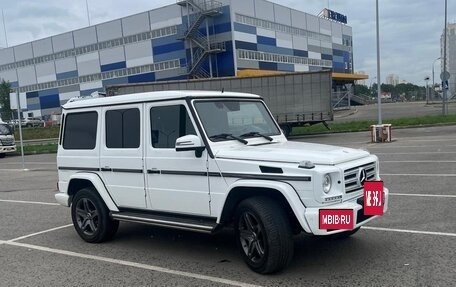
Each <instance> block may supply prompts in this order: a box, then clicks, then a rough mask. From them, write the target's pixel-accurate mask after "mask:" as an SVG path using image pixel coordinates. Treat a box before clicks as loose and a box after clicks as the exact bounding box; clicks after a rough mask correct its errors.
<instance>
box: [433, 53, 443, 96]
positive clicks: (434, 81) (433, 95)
mask: <svg viewBox="0 0 456 287" xmlns="http://www.w3.org/2000/svg"><path fill="white" fill-rule="evenodd" d="M440 59H442V58H441V57H438V58H437V59H435V60H434V62H433V63H432V98H433V97H434V95H435V81H434V66H435V62H437V61H438V60H440Z"/></svg>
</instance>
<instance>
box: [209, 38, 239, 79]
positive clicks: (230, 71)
mask: <svg viewBox="0 0 456 287" xmlns="http://www.w3.org/2000/svg"><path fill="white" fill-rule="evenodd" d="M225 44H226V51H225V52H224V53H220V54H216V57H213V58H212V59H213V61H212V63H213V64H212V67H214V69H217V72H216V73H215V74H216V75H217V76H218V77H231V76H235V74H236V73H235V70H234V57H233V45H231V42H230V41H228V42H226V43H225ZM214 58H215V59H214Z"/></svg>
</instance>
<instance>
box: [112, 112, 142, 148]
mask: <svg viewBox="0 0 456 287" xmlns="http://www.w3.org/2000/svg"><path fill="white" fill-rule="evenodd" d="M139 142H140V119H139V109H137V108H134V109H121V110H110V111H107V112H106V147H107V148H138V147H139Z"/></svg>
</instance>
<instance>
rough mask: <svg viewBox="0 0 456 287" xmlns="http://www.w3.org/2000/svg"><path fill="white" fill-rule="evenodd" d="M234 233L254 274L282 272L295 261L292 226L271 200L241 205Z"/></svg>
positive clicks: (249, 200)
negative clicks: (292, 260) (293, 258)
mask: <svg viewBox="0 0 456 287" xmlns="http://www.w3.org/2000/svg"><path fill="white" fill-rule="evenodd" d="M235 233H236V241H237V245H238V248H239V250H240V252H241V256H242V257H243V259H244V261H245V262H246V263H247V265H248V266H249V267H250V268H251V269H252V270H253V271H255V272H258V273H261V274H267V273H273V272H277V271H280V270H282V269H283V268H284V267H286V266H287V265H288V264H289V263H290V261H291V259H292V257H293V249H294V246H293V238H292V236H293V235H292V232H291V227H290V222H289V220H288V217H287V215H286V214H285V211H284V210H283V208H282V207H281V206H280V205H278V204H277V203H276V202H274V201H273V200H272V199H270V198H267V197H253V198H249V199H246V200H244V201H242V202H241V203H240V204H239V207H238V209H237V211H236V214H235Z"/></svg>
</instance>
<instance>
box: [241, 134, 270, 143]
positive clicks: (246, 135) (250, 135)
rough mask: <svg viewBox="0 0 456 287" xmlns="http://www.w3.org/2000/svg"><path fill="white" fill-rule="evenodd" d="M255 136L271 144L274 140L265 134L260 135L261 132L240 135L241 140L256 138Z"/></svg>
mask: <svg viewBox="0 0 456 287" xmlns="http://www.w3.org/2000/svg"><path fill="white" fill-rule="evenodd" d="M254 136H260V137H264V138H265V139H267V140H268V141H270V142H271V141H272V140H273V138H272V137H270V136H267V135H264V134H262V133H259V132H249V133H245V134H242V135H240V137H241V138H246V137H254Z"/></svg>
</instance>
